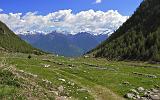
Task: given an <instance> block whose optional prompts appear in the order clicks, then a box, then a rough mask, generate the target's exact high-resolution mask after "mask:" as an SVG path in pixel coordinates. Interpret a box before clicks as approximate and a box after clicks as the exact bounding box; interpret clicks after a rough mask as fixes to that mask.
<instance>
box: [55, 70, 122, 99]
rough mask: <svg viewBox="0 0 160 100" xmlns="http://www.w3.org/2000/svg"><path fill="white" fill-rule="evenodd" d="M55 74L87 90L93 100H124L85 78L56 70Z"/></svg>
mask: <svg viewBox="0 0 160 100" xmlns="http://www.w3.org/2000/svg"><path fill="white" fill-rule="evenodd" d="M54 71H55V70H54ZM56 72H57V73H59V74H61V75H62V76H64V77H65V78H67V79H69V80H71V81H73V82H74V83H76V84H78V85H80V86H81V87H83V88H84V89H87V90H88V92H89V94H90V95H92V96H93V97H94V98H95V100H124V98H122V97H120V96H118V95H116V94H115V93H113V92H112V91H111V90H109V89H107V88H106V87H103V86H100V85H97V84H95V83H93V82H91V81H88V80H86V79H85V78H82V77H79V76H76V75H74V74H71V73H68V72H65V71H62V70H57V71H56ZM64 73H65V75H64Z"/></svg>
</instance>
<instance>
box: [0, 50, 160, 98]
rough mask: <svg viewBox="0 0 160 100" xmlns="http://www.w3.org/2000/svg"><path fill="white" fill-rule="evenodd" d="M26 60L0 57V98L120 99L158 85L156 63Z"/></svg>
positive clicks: (159, 76) (53, 58) (159, 72)
mask: <svg viewBox="0 0 160 100" xmlns="http://www.w3.org/2000/svg"><path fill="white" fill-rule="evenodd" d="M27 57H28V55H26V54H11V53H10V54H8V53H1V54H0V61H1V62H0V98H2V99H4V100H8V99H10V100H13V99H15V100H17V99H20V100H24V99H27V100H30V99H32V100H33V99H42V100H43V99H49V100H123V99H124V95H125V94H127V93H129V92H130V90H131V89H132V90H133V89H135V90H136V89H137V88H138V87H143V88H145V89H151V88H158V87H159V86H160V65H158V64H149V63H145V62H122V61H119V62H116V61H107V60H105V59H95V58H82V57H80V58H65V57H57V56H53V55H43V56H36V55H31V59H28V58H27ZM140 95H142V94H140Z"/></svg>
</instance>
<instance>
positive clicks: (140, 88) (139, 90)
mask: <svg viewBox="0 0 160 100" xmlns="http://www.w3.org/2000/svg"><path fill="white" fill-rule="evenodd" d="M137 90H138V92H141V93H142V92H144V91H145V89H144V88H143V87H139V88H137Z"/></svg>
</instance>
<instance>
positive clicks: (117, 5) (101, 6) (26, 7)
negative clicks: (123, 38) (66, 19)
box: [0, 0, 142, 16]
mask: <svg viewBox="0 0 160 100" xmlns="http://www.w3.org/2000/svg"><path fill="white" fill-rule="evenodd" d="M95 2H96V0H1V1H0V8H1V9H3V10H4V12H5V13H10V12H13V13H17V12H21V13H26V12H34V11H38V13H39V14H42V15H45V14H48V13H50V12H55V11H58V10H63V9H72V11H73V13H78V12H80V11H84V10H89V9H93V10H95V11H97V10H101V11H107V10H111V9H112V10H118V11H119V12H120V13H121V14H122V15H127V16H130V15H131V14H132V13H133V12H134V11H135V9H136V8H137V7H138V6H139V4H140V3H141V2H142V0H102V1H101V3H98V4H96V3H95Z"/></svg>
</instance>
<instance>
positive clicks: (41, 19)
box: [0, 0, 143, 34]
mask: <svg viewBox="0 0 160 100" xmlns="http://www.w3.org/2000/svg"><path fill="white" fill-rule="evenodd" d="M142 1H143V0H1V1H0V20H1V21H2V22H4V23H5V24H7V26H9V28H11V29H12V30H13V31H14V32H15V33H16V34H23V33H26V32H28V31H29V32H33V33H37V31H38V32H42V33H45V34H46V33H50V32H52V31H58V32H61V33H65V34H66V33H68V34H77V33H79V32H89V33H92V34H110V33H112V32H114V31H115V30H117V29H118V28H119V26H121V25H122V24H123V23H124V22H125V21H126V20H127V19H128V18H129V17H130V16H131V15H132V14H133V12H134V11H135V10H136V8H137V7H138V6H139V5H140V3H141V2H142Z"/></svg>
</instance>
